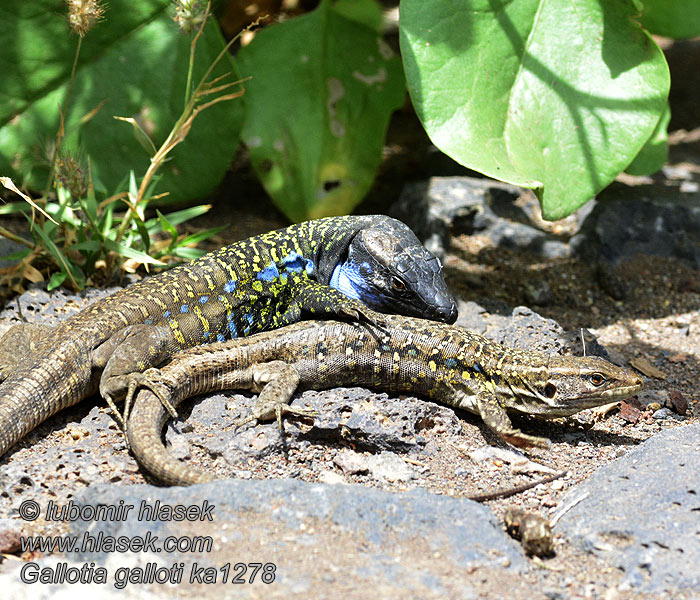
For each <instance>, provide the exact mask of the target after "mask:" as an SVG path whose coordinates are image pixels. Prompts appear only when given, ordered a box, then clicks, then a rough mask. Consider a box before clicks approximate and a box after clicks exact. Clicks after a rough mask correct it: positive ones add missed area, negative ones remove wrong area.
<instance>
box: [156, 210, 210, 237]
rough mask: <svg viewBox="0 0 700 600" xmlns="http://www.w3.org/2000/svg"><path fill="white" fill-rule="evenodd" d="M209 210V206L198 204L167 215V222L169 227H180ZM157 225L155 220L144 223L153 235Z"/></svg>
mask: <svg viewBox="0 0 700 600" xmlns="http://www.w3.org/2000/svg"><path fill="white" fill-rule="evenodd" d="M210 210H211V204H200V205H199V206H191V207H190V208H185V209H183V210H176V211H173V212H170V213H168V215H167V217H168V222H169V223H170V224H171V225H174V226H177V225H180V223H184V222H185V221H189V220H190V219H194V218H195V217H199V216H201V215H203V214H205V213H207V212H209V211H210ZM158 223H159V222H158V220H157V219H149V220H148V221H146V226H147V227H148V228H149V231H151V233H154V232H155V231H157V230H158V229H157V227H158Z"/></svg>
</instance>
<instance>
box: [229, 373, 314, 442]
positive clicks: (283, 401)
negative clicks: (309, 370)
mask: <svg viewBox="0 0 700 600" xmlns="http://www.w3.org/2000/svg"><path fill="white" fill-rule="evenodd" d="M251 369H252V374H253V384H252V386H251V389H252V390H253V391H258V392H259V394H258V399H257V401H256V403H255V408H254V409H253V414H252V415H251V416H250V417H247V418H245V419H240V420H238V421H237V422H236V423H235V424H236V425H238V426H241V425H245V424H246V423H250V422H251V421H269V420H271V419H274V418H276V419H277V424H278V426H279V428H280V430H281V429H282V415H283V414H291V415H297V416H300V417H315V416H316V414H317V413H316V411H313V410H306V409H303V408H295V407H293V406H289V403H290V402H291V400H292V395H293V394H294V392H295V391H296V389H297V387H298V386H299V379H300V378H299V372H298V371H297V370H296V369H295V368H294V367H293V366H292V365H290V364H287V363H285V362H283V361H281V360H273V361H270V362H267V363H261V364H256V365H253V366H252V367H251Z"/></svg>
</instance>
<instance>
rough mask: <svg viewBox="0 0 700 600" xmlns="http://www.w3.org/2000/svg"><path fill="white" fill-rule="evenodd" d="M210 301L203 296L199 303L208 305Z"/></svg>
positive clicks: (207, 297)
mask: <svg viewBox="0 0 700 600" xmlns="http://www.w3.org/2000/svg"><path fill="white" fill-rule="evenodd" d="M208 301H209V296H202V297H201V298H200V299H199V303H200V304H206V303H207V302H208Z"/></svg>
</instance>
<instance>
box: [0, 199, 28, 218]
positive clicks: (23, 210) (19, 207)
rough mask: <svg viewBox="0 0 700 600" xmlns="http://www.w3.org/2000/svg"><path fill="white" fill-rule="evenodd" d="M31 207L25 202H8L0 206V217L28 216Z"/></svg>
mask: <svg viewBox="0 0 700 600" xmlns="http://www.w3.org/2000/svg"><path fill="white" fill-rule="evenodd" d="M31 212H32V207H31V206H29V204H27V203H26V202H8V203H7V204H0V215H17V214H30V213H31Z"/></svg>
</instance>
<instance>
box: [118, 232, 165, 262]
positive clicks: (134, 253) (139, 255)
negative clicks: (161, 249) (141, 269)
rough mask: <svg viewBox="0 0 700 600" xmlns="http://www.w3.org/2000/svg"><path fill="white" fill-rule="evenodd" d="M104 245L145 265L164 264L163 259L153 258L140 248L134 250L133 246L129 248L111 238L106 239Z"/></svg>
mask: <svg viewBox="0 0 700 600" xmlns="http://www.w3.org/2000/svg"><path fill="white" fill-rule="evenodd" d="M104 246H105V248H107V250H109V251H110V252H116V253H117V254H118V255H119V256H126V257H127V258H133V259H134V260H137V261H139V262H140V263H141V264H144V265H164V264H165V263H163V262H162V261H160V260H158V259H157V258H153V257H151V256H149V255H148V254H146V253H145V252H139V251H138V250H134V249H133V248H129V247H128V246H126V245H124V244H120V243H118V242H115V241H114V240H111V239H109V238H106V239H105V240H104Z"/></svg>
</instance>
